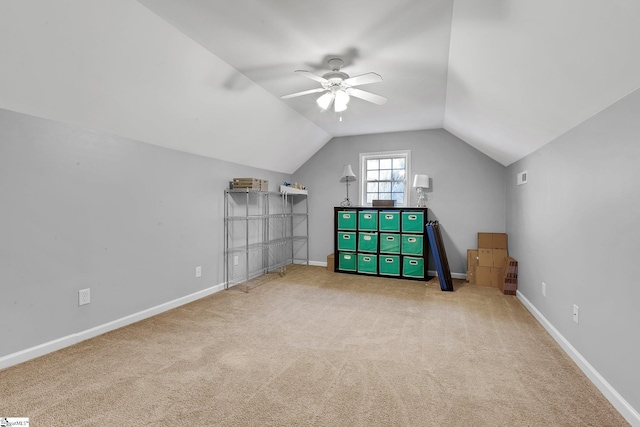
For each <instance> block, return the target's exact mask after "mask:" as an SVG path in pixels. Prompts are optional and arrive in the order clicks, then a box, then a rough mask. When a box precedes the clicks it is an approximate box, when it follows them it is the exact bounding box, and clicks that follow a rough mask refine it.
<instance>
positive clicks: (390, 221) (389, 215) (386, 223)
mask: <svg viewBox="0 0 640 427" xmlns="http://www.w3.org/2000/svg"><path fill="white" fill-rule="evenodd" d="M378 221H379V223H380V231H396V232H397V231H400V212H386V211H382V212H380V214H379V216H378Z"/></svg>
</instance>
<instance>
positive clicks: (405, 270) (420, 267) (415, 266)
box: [402, 256, 424, 279]
mask: <svg viewBox="0 0 640 427" xmlns="http://www.w3.org/2000/svg"><path fill="white" fill-rule="evenodd" d="M402 275H403V276H405V277H413V278H420V279H423V278H424V258H417V257H409V256H406V257H403V258H402Z"/></svg>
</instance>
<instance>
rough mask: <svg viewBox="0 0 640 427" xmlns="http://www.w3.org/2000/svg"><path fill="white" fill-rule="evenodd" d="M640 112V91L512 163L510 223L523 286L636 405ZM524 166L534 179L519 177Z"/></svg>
mask: <svg viewBox="0 0 640 427" xmlns="http://www.w3.org/2000/svg"><path fill="white" fill-rule="evenodd" d="M639 117H640V91H636V92H634V93H632V94H631V95H629V96H627V97H626V98H624V99H622V100H621V101H619V102H617V103H616V104H614V105H612V106H611V107H609V108H608V109H606V110H604V111H603V112H601V113H600V114H597V115H596V116H594V117H592V118H591V119H589V120H587V121H586V122H584V123H583V124H581V125H579V126H578V127H576V128H574V129H573V130H571V131H570V132H568V133H566V134H565V135H563V136H561V137H559V138H558V139H557V140H555V141H554V142H552V143H550V144H548V145H546V146H545V147H543V148H542V149H540V150H538V151H536V152H535V153H533V154H531V155H529V156H527V157H526V158H524V159H522V160H520V161H518V162H517V163H515V164H513V165H511V166H509V168H508V169H507V206H508V208H507V232H508V233H509V249H510V251H511V254H512V255H513V256H514V257H515V258H517V259H518V261H519V283H518V289H519V291H520V292H521V293H522V294H523V295H524V296H525V297H526V298H527V299H528V300H529V301H530V302H531V303H532V304H533V305H534V306H535V307H536V308H537V310H539V311H540V312H541V313H542V315H543V316H544V317H545V318H546V319H547V320H548V321H549V322H550V323H551V324H552V325H553V326H554V327H555V328H556V329H557V330H558V331H559V332H560V333H561V334H562V335H563V336H564V337H565V338H566V339H567V340H568V341H569V342H570V343H571V345H572V346H573V347H575V348H576V350H577V351H578V352H579V353H580V354H581V355H582V356H584V358H586V360H587V361H588V362H589V363H590V364H591V365H592V366H593V367H594V368H595V369H596V370H597V371H598V372H599V373H600V374H601V375H602V376H603V377H604V378H605V380H606V381H607V382H609V384H611V385H612V386H613V388H615V389H616V390H617V392H618V393H620V394H621V395H622V396H623V398H625V399H626V400H627V402H628V403H630V404H631V405H632V406H633V407H634V408H640V386H639V385H640V368H639V367H638V354H640V338H639V337H640V333H639V332H638V327H639V326H640V310H639V309H638V303H639V302H640V285H639V284H638V271H639V270H638V261H639V259H640V258H639V256H640V249H639V248H640V222H639V220H640V185H639V183H640V180H639V179H638V168H639V167H640V138H639V137H640V120H638V118H639ZM523 170H527V171H528V183H527V184H525V185H521V186H516V174H517V173H518V172H520V171H523ZM542 281H544V282H545V283H546V284H547V291H546V297H543V296H542V291H541V282H542ZM573 304H576V305H578V306H579V307H580V316H579V324H576V323H574V322H573V320H572V310H573ZM636 410H637V409H636Z"/></svg>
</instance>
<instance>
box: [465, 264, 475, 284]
mask: <svg viewBox="0 0 640 427" xmlns="http://www.w3.org/2000/svg"><path fill="white" fill-rule="evenodd" d="M476 267H477V266H476V265H474V266H472V267H471V270H467V282H469V284H470V285H475V284H476Z"/></svg>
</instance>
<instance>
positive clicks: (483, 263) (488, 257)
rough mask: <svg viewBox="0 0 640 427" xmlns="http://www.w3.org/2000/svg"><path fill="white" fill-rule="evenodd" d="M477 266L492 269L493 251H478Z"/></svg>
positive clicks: (481, 249)
mask: <svg viewBox="0 0 640 427" xmlns="http://www.w3.org/2000/svg"><path fill="white" fill-rule="evenodd" d="M478 265H479V266H480V267H493V249H486V248H480V249H478Z"/></svg>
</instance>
